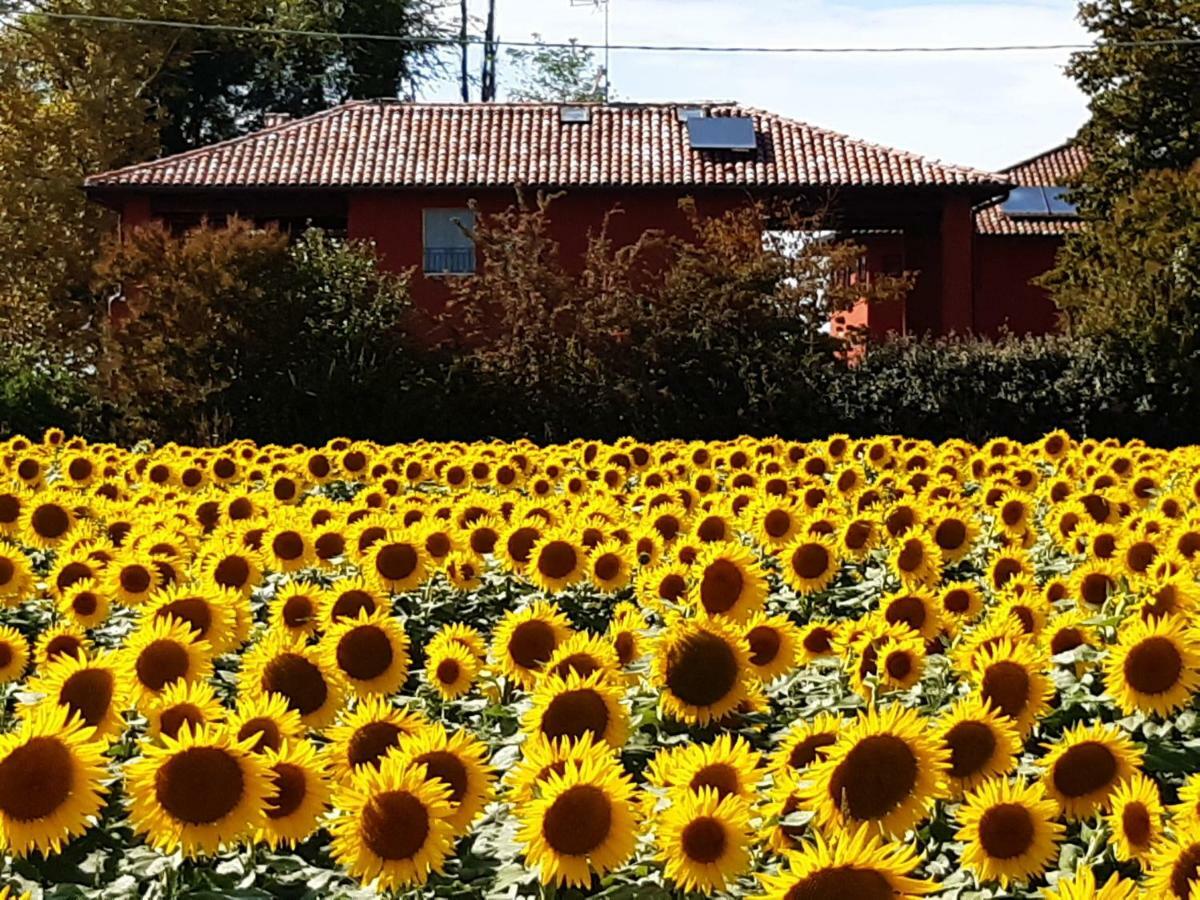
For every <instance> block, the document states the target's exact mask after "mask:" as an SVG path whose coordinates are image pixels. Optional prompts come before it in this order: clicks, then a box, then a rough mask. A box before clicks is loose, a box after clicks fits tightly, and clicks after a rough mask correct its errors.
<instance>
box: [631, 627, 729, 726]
mask: <svg viewBox="0 0 1200 900" xmlns="http://www.w3.org/2000/svg"><path fill="white" fill-rule="evenodd" d="M651 671H652V678H653V682H654V685H655V686H656V687H657V688H658V689H659V691H660V698H659V703H660V706H661V708H662V710H663V711H664V713H665V714H666V715H668V716H670V717H672V718H674V719H679V720H681V721H683V722H687V723H690V724H699V725H705V724H707V723H709V722H711V721H713V720H714V719H721V718H723V717H724V716H725V715H726V714H727V713H729V712H731V711H732V710H733V709H735V708H736V707H737V706H738V704H739V703H741V702H742V701H743V700H744V699H745V698H746V695H747V680H748V677H749V676H750V675H751V674H752V670H751V669H750V652H749V647H748V645H747V643H746V640H745V638H744V637H743V636H742V635H741V634H740V633H739V632H737V631H735V630H734V628H733V626H731V625H727V624H725V623H723V622H722V621H721V620H719V619H708V620H692V621H688V620H685V619H677V620H674V621H673V622H670V623H669V624H668V625H667V626H666V628H664V630H663V633H662V634H661V635H659V637H658V639H657V640H656V641H655V647H654V658H653V661H652V664H651Z"/></svg>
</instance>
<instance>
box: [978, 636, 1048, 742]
mask: <svg viewBox="0 0 1200 900" xmlns="http://www.w3.org/2000/svg"><path fill="white" fill-rule="evenodd" d="M1045 670H1046V663H1045V658H1044V657H1043V656H1042V655H1041V654H1039V653H1038V651H1037V650H1036V649H1035V648H1033V647H1031V646H1030V645H1029V644H1026V643H1016V644H1014V643H1012V642H1011V641H1010V640H1009V639H1008V638H1001V639H1000V640H999V641H997V642H996V643H995V644H993V645H992V646H989V647H987V648H985V649H982V650H980V651H979V653H978V654H977V655H976V657H975V660H974V663H973V667H972V670H971V679H972V681H973V682H974V683H975V689H976V691H977V695H978V697H979V699H980V700H981V701H982V702H984V703H988V704H991V706H992V707H993V708H994V709H995V710H996V711H997V712H998V713H1000V714H1001V715H1004V716H1008V718H1010V719H1011V720H1012V722H1013V724H1014V726H1015V727H1016V729H1017V732H1018V733H1019V734H1020V735H1021V737H1026V736H1027V735H1028V734H1029V732H1030V731H1031V730H1033V725H1034V723H1035V722H1036V721H1037V720H1038V718H1039V717H1040V716H1041V715H1042V713H1044V712H1045V711H1046V710H1047V709H1048V708H1049V706H1050V695H1051V692H1052V686H1051V684H1050V680H1049V678H1047V677H1046V674H1045Z"/></svg>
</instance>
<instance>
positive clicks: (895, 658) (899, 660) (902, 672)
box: [883, 650, 913, 681]
mask: <svg viewBox="0 0 1200 900" xmlns="http://www.w3.org/2000/svg"><path fill="white" fill-rule="evenodd" d="M883 667H884V669H885V670H886V671H887V673H888V675H890V676H891V677H892V678H894V679H895V680H896V681H903V680H904V679H905V678H907V677H908V676H909V675H911V674H912V670H913V661H912V657H911V656H910V655H909V654H908V652H907V651H903V650H899V651H896V652H894V653H889V654H888V655H887V659H886V660H885V661H884V664H883Z"/></svg>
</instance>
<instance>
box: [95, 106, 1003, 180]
mask: <svg viewBox="0 0 1200 900" xmlns="http://www.w3.org/2000/svg"><path fill="white" fill-rule="evenodd" d="M590 109H591V121H590V122H588V123H586V124H577V123H572V124H564V123H563V122H561V121H560V115H559V106H558V105H556V104H542V103H488V104H422V103H400V102H393V101H353V102H350V103H346V104H343V105H341V106H338V107H335V108H333V109H330V110H327V111H325V112H320V113H317V114H315V115H311V116H308V117H307V118H303V119H297V120H294V121H290V122H286V123H283V124H280V125H276V126H273V127H270V128H264V129H262V130H261V131H256V132H253V133H251V134H247V135H244V136H242V137H238V138H234V139H233V140H229V141H224V142H223V143H219V144H214V145H212V146H209V147H202V148H199V149H196V150H190V151H188V152H185V153H180V154H177V155H175V156H168V157H166V158H164V159H158V160H154V161H151V162H146V163H140V164H138V165H133V166H128V167H126V168H124V169H118V170H116V171H112V172H105V173H103V174H100V175H93V176H91V177H90V178H88V179H87V180H86V182H85V184H86V186H87V187H89V188H94V189H99V188H119V187H124V188H135V187H156V188H157V187H186V188H193V187H214V188H223V187H246V188H262V187H344V188H350V187H381V188H382V187H491V186H496V187H502V186H511V185H514V184H522V185H528V186H534V187H538V186H546V187H608V186H614V187H643V186H646V187H650V186H679V187H691V186H697V185H699V186H726V187H790V188H801V187H843V186H851V185H883V186H924V185H961V186H974V187H996V186H1000V187H1001V189H1003V186H1004V185H1005V184H1006V182H1005V180H1004V179H1003V178H1001V177H1000V176H998V175H995V174H993V173H990V172H983V171H980V170H977V169H970V168H964V167H961V166H952V165H947V164H944V163H941V162H937V161H932V160H927V159H924V158H923V157H920V156H917V155H916V154H913V153H906V152H904V151H901V150H893V149H891V148H889V147H882V146H879V145H877V144H870V143H867V142H865V141H859V140H855V139H853V138H850V137H847V136H846V135H844V134H839V133H837V132H833V131H828V130H826V129H823V128H817V127H814V126H812V125H807V124H805V123H803V122H797V121H794V120H792V119H786V118H783V117H782V116H777V115H774V114H772V113H767V112H762V111H759V110H752V109H745V108H742V107H738V106H734V105H728V104H716V105H710V106H708V110H709V114H710V115H747V116H752V117H753V118H754V120H755V129H756V131H757V133H758V149H757V150H756V151H755V152H753V153H747V154H744V155H739V154H737V153H733V152H727V151H718V152H714V151H697V150H693V149H691V147H690V146H689V143H688V137H687V126H686V125H684V124H683V123H681V122H680V121H679V119H678V115H677V110H678V107H677V106H676V105H673V104H672V105H667V104H661V105H633V104H612V105H607V106H605V105H598V106H592V107H590Z"/></svg>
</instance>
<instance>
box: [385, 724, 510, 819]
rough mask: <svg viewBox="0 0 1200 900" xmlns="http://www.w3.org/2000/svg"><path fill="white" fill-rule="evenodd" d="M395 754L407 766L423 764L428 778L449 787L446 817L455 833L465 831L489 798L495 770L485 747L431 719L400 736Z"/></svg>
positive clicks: (466, 733)
mask: <svg viewBox="0 0 1200 900" xmlns="http://www.w3.org/2000/svg"><path fill="white" fill-rule="evenodd" d="M395 755H396V757H397V758H399V759H401V760H402V761H403V762H404V763H405V764H406V765H408V766H411V767H414V768H423V769H424V770H425V778H426V779H427V780H440V781H442V782H443V783H444V784H445V785H446V786H447V787H449V788H450V796H449V797H448V798H447V802H449V804H450V815H449V816H447V817H446V821H447V822H449V823H450V825H451V826H452V827H453V828H454V833H455V835H462V834H466V832H467V830H468V829H469V828H470V827H471V823H472V822H473V821H474V820H475V818H476V817H477V816H478V815H479V813H480V812H481V811H482V810H483V808H484V807H485V806H486V805H487V804H488V803H489V802H490V801H491V799H492V795H493V782H494V781H495V773H494V772H493V770H492V769H491V767H490V766H489V765H488V763H487V756H488V747H487V745H486V744H484V743H483V742H482V741H480V740H478V739H477V738H475V737H474V736H472V735H471V734H469V733H468V732H466V731H463V730H461V729H460V730H457V731H454V732H453V733H447V731H446V729H445V728H444V727H443V726H442V725H441V724H440V723H434V724H432V725H429V726H427V727H425V728H422V729H420V730H419V731H417V732H415V733H414V734H410V735H407V736H404V737H402V738H400V744H399V746H398V747H397V749H396V751H395Z"/></svg>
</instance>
